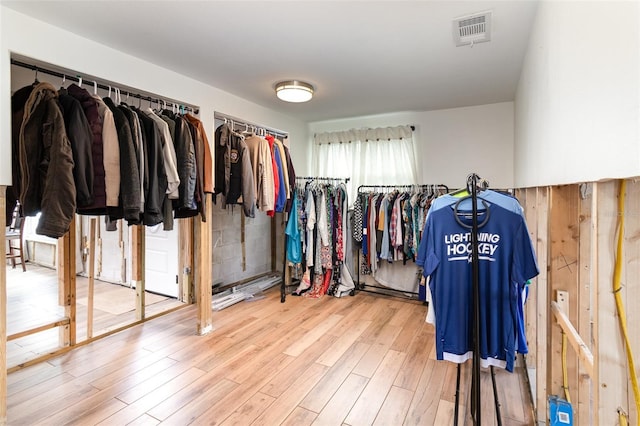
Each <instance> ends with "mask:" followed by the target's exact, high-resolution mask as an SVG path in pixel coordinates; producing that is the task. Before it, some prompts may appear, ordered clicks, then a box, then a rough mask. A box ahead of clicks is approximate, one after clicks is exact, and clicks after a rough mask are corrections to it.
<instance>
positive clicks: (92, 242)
mask: <svg viewBox="0 0 640 426" xmlns="http://www.w3.org/2000/svg"><path fill="white" fill-rule="evenodd" d="M97 221H98V220H97V219H96V218H95V217H92V218H91V225H90V226H89V289H88V296H87V339H91V338H92V337H93V287H94V279H95V277H94V274H95V269H96V267H95V262H96V222H97Z"/></svg>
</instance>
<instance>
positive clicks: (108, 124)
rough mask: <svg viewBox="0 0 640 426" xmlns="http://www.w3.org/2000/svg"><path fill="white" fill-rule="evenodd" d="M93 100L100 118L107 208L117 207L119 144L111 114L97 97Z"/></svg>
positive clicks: (118, 195) (118, 192) (118, 193)
mask: <svg viewBox="0 0 640 426" xmlns="http://www.w3.org/2000/svg"><path fill="white" fill-rule="evenodd" d="M93 98H94V99H95V100H96V105H97V106H98V114H100V117H101V118H102V164H103V165H104V189H105V193H106V195H107V207H118V199H119V197H120V142H119V140H118V129H117V128H116V123H115V121H114V119H113V112H111V109H110V108H108V107H107V105H106V104H105V103H104V101H103V100H102V99H101V98H100V97H99V96H97V95H94V96H93Z"/></svg>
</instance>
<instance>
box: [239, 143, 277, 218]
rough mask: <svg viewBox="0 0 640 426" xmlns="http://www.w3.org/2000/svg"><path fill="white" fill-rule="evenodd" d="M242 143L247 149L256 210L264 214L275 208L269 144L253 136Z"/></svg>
mask: <svg viewBox="0 0 640 426" xmlns="http://www.w3.org/2000/svg"><path fill="white" fill-rule="evenodd" d="M244 141H245V143H246V144H247V148H249V158H250V159H251V166H252V169H253V183H254V185H255V189H256V190H255V194H256V198H257V205H258V208H259V209H260V210H262V211H263V212H265V213H266V212H268V211H273V209H274V207H275V189H274V178H273V172H274V170H273V163H272V161H271V158H272V157H271V150H270V149H269V142H267V141H266V140H265V139H263V138H261V137H259V136H255V135H253V136H249V137H248V138H245V140H244ZM276 173H277V171H276Z"/></svg>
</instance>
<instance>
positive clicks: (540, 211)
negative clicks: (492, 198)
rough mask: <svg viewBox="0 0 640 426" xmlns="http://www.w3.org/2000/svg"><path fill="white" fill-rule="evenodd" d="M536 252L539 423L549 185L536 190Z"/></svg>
mask: <svg viewBox="0 0 640 426" xmlns="http://www.w3.org/2000/svg"><path fill="white" fill-rule="evenodd" d="M536 218H537V220H536V223H537V228H538V229H537V233H538V234H537V240H536V242H535V244H536V255H537V260H538V268H539V269H540V275H538V277H537V278H536V279H535V281H534V285H535V288H534V291H535V292H536V303H537V305H536V316H537V320H536V337H535V339H536V348H537V356H536V394H535V395H534V397H535V400H536V418H537V419H538V424H546V419H547V366H548V365H549V362H548V359H547V342H548V339H547V322H548V321H549V311H548V305H549V302H548V300H549V299H548V298H547V294H548V288H547V287H548V281H549V280H548V275H549V273H548V265H549V252H548V244H549V188H548V187H542V188H537V189H536Z"/></svg>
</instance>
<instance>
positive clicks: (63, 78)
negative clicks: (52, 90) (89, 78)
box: [60, 74, 67, 89]
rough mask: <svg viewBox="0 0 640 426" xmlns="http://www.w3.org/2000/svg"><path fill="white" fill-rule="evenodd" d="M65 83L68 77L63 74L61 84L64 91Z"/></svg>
mask: <svg viewBox="0 0 640 426" xmlns="http://www.w3.org/2000/svg"><path fill="white" fill-rule="evenodd" d="M65 81H67V76H66V75H64V74H62V83H61V84H60V89H64V83H65Z"/></svg>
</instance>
